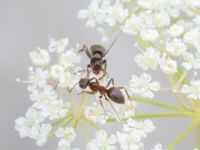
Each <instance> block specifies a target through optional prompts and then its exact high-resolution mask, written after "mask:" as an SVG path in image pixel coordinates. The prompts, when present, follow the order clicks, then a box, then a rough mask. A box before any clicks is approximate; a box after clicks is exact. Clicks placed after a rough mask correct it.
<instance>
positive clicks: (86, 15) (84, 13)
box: [78, 0, 104, 27]
mask: <svg viewBox="0 0 200 150" xmlns="http://www.w3.org/2000/svg"><path fill="white" fill-rule="evenodd" d="M100 10H101V9H100V8H99V1H97V0H95V1H92V2H91V5H90V6H89V8H88V9H85V10H79V12H78V17H79V18H81V19H88V20H87V23H86V25H87V26H90V27H95V25H96V22H97V23H101V22H102V21H103V18H104V15H103V13H102V12H101V11H100Z"/></svg>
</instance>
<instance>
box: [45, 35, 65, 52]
mask: <svg viewBox="0 0 200 150" xmlns="http://www.w3.org/2000/svg"><path fill="white" fill-rule="evenodd" d="M68 44H69V39H68V38H64V39H61V40H58V41H56V40H55V39H53V38H51V39H50V44H49V51H50V52H54V51H56V52H57V53H61V52H64V51H65V49H66V47H67V46H68Z"/></svg>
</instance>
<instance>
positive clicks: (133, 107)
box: [118, 87, 135, 111]
mask: <svg viewBox="0 0 200 150" xmlns="http://www.w3.org/2000/svg"><path fill="white" fill-rule="evenodd" d="M118 89H123V90H124V91H125V92H126V95H127V96H128V100H129V102H130V105H131V106H132V109H133V111H135V106H133V104H132V103H131V102H132V101H131V100H130V95H129V94H128V91H127V89H126V88H125V87H118Z"/></svg>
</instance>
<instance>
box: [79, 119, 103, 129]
mask: <svg viewBox="0 0 200 150" xmlns="http://www.w3.org/2000/svg"><path fill="white" fill-rule="evenodd" d="M83 119H84V120H85V121H86V122H87V123H88V124H89V125H90V126H92V127H93V128H94V129H96V130H100V127H99V126H98V125H97V124H96V123H95V122H93V121H92V120H88V119H86V118H83Z"/></svg>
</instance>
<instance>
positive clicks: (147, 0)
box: [137, 0, 155, 9]
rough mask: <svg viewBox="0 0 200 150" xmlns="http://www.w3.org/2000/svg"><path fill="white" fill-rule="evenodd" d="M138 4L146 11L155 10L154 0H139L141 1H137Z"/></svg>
mask: <svg viewBox="0 0 200 150" xmlns="http://www.w3.org/2000/svg"><path fill="white" fill-rule="evenodd" d="M137 4H138V5H139V6H140V7H143V8H146V9H154V8H155V5H154V0H139V1H137Z"/></svg>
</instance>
